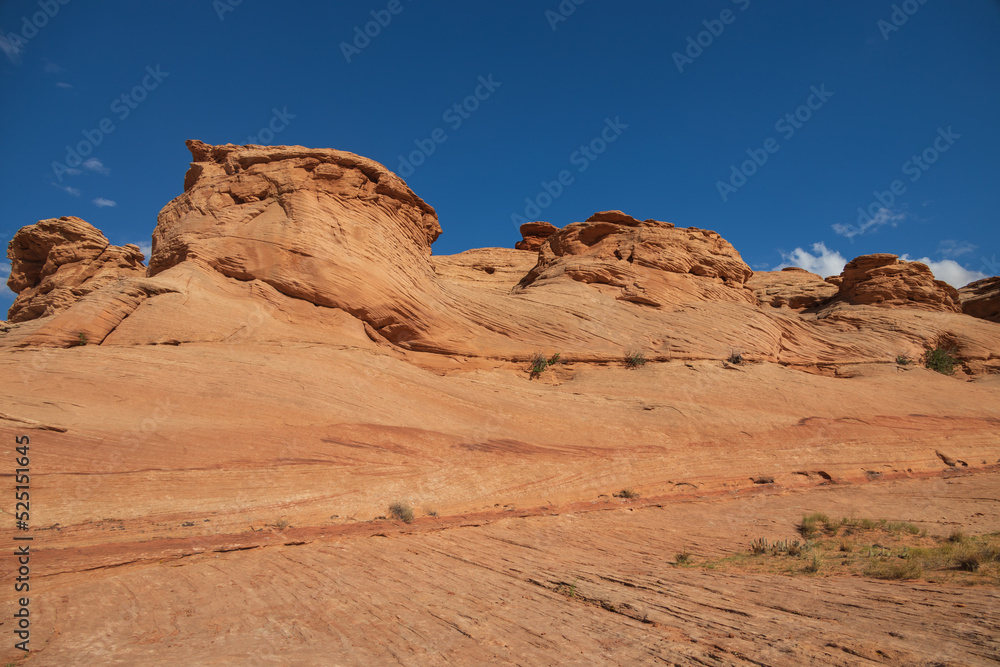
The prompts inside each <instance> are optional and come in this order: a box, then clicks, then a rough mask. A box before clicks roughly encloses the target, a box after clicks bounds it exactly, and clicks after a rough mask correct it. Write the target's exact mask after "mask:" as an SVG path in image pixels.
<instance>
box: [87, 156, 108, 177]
mask: <svg viewBox="0 0 1000 667" xmlns="http://www.w3.org/2000/svg"><path fill="white" fill-rule="evenodd" d="M83 168H84V169H86V170H87V171H94V172H97V173H98V174H104V175H105V176H107V175H108V174H110V173H111V170H110V169H108V168H107V167H105V166H104V163H103V162H101V161H100V160H98V159H97V158H96V157H92V158H90V159H89V160H87V161H86V162H84V163H83Z"/></svg>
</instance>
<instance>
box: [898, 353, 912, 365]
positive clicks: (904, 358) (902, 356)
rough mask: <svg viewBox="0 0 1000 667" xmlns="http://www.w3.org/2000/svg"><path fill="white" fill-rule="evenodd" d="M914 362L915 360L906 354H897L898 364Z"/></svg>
mask: <svg viewBox="0 0 1000 667" xmlns="http://www.w3.org/2000/svg"><path fill="white" fill-rule="evenodd" d="M912 363H913V360H912V359H910V358H909V357H908V356H906V355H905V354H897V355H896V364H897V365H899V366H909V365H910V364H912Z"/></svg>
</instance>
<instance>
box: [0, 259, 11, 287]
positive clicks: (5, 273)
mask: <svg viewBox="0 0 1000 667" xmlns="http://www.w3.org/2000/svg"><path fill="white" fill-rule="evenodd" d="M9 276H10V262H0V281H3V282H6V281H7V278H8V277H9Z"/></svg>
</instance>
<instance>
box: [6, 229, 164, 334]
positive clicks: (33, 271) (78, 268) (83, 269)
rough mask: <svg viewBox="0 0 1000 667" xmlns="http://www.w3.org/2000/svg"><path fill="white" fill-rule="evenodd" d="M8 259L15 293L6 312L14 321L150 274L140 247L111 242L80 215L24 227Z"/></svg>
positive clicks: (61, 307)
mask: <svg viewBox="0 0 1000 667" xmlns="http://www.w3.org/2000/svg"><path fill="white" fill-rule="evenodd" d="M7 258H8V259H9V260H10V277H9V278H8V279H7V286H8V287H9V288H10V289H11V290H12V291H14V292H15V293H16V294H17V298H16V299H15V300H14V303H13V305H12V306H11V308H10V311H9V312H8V320H9V321H10V322H12V323H15V322H25V321H28V320H33V319H35V318H38V317H47V316H50V315H55V314H56V313H59V312H62V311H63V310H66V309H67V308H69V307H70V306H72V305H73V304H74V303H76V302H77V301H79V300H80V299H82V298H83V297H85V296H87V295H88V294H90V293H91V292H94V291H96V290H98V289H100V288H102V287H104V286H106V285H109V284H111V283H114V282H116V281H118V280H120V279H122V278H129V277H139V276H143V275H145V273H146V267H145V266H144V265H143V263H142V261H143V259H144V257H143V254H142V252H141V251H140V250H139V247H138V246H136V245H134V244H131V243H130V244H127V245H124V246H115V245H111V243H110V242H109V241H108V239H107V238H106V237H105V236H104V234H102V233H101V232H100V231H98V230H97V229H96V228H95V227H94V226H93V225H91V224H90V223H88V222H86V221H85V220H82V219H80V218H76V217H62V218H52V219H48V220H39V221H38V222H37V223H35V224H33V225H28V226H26V227H22V228H21V229H20V230H18V232H17V233H16V234H15V235H14V238H13V239H11V241H10V243H9V244H8V245H7Z"/></svg>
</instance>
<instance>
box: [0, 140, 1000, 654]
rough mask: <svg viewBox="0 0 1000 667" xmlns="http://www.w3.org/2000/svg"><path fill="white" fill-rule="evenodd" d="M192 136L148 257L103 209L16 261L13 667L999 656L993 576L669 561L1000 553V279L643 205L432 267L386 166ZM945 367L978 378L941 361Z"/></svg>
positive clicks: (30, 235) (35, 236)
mask: <svg viewBox="0 0 1000 667" xmlns="http://www.w3.org/2000/svg"><path fill="white" fill-rule="evenodd" d="M188 146H189V148H190V150H191V153H192V156H193V162H192V164H191V167H190V169H189V170H188V172H187V175H186V177H185V179H184V191H183V193H182V194H181V195H179V196H178V197H177V198H175V199H174V200H173V201H171V202H170V203H168V204H167V205H166V206H165V207H164V208H163V210H162V211H161V213H160V215H159V218H158V222H157V225H156V229H155V231H154V233H153V239H152V240H153V243H152V254H151V257H150V258H149V263H148V267H146V266H143V264H142V261H143V259H144V258H143V257H142V255H141V253H140V252H139V250H138V248H137V247H135V246H124V247H116V246H112V245H110V243H108V241H107V239H106V238H105V237H104V236H103V234H101V232H99V231H98V230H97V229H95V228H94V227H93V226H91V225H90V224H88V223H87V222H85V221H83V220H80V219H79V218H69V217H64V218H58V219H52V220H43V221H40V222H38V223H36V224H34V225H29V226H27V227H24V228H22V229H21V230H20V231H19V232H18V233H17V234H16V235H15V237H14V238H13V239H12V241H11V242H10V244H9V246H8V251H7V252H8V258H9V259H10V261H11V275H10V278H9V280H8V285H9V286H10V287H11V289H13V290H14V291H15V292H17V293H18V297H17V300H16V301H15V303H14V306H13V307H12V308H11V311H10V313H9V315H8V319H9V321H8V322H6V323H3V324H2V325H0V372H2V377H3V378H4V381H3V383H2V384H0V437H3V439H4V442H5V443H7V447H5V451H7V452H8V459H9V462H10V465H9V466H8V470H9V471H12V470H13V460H14V456H15V454H14V447H15V444H14V439H15V437H17V436H23V435H27V436H29V437H30V439H31V445H30V459H31V464H30V467H31V520H30V524H31V528H30V530H29V531H17V530H16V529H15V528H14V516H13V515H14V513H15V511H16V510H15V503H14V498H13V476H12V475H10V474H8V473H4V474H5V478H6V479H8V482H9V485H10V492H9V493H6V492H5V493H4V494H3V496H4V497H3V502H2V503H0V508H2V510H3V512H4V514H5V518H4V521H3V524H2V525H0V539H4V540H6V541H7V543H8V544H13V541H12V537H14V536H15V535H20V536H31V537H32V538H33V540H32V541H31V553H32V561H31V577H32V579H31V605H32V606H31V613H32V635H31V648H32V651H31V652H30V653H29V654H28V655H27V656H25V655H24V654H23V653H22V652H21V651H17V650H15V649H14V648H13V643H14V642H13V641H6V642H5V643H4V644H3V645H2V646H0V657H3V658H4V659H6V660H8V661H22V660H24V661H25V662H28V663H31V664H39V665H66V664H87V665H90V664H176V663H189V664H233V663H245V664H265V663H266V664H270V663H282V662H284V663H289V664H344V665H352V664H358V665H362V664H406V665H410V664H412V665H418V664H485V663H491V664H580V665H592V664H636V663H638V664H646V663H651V664H652V663H661V662H666V663H668V664H744V663H746V664H787V665H797V664H806V663H814V664H816V663H821V664H844V665H847V664H852V665H853V664H870V663H882V664H990V663H991V661H996V660H998V659H1000V643H998V641H997V634H996V632H995V630H996V628H997V627H998V626H1000V612H998V609H1000V604H998V602H1000V594H998V590H997V587H996V586H992V587H991V586H982V585H977V586H971V587H969V586H960V585H956V584H948V583H941V582H938V583H933V582H927V581H922V580H918V581H909V582H888V581H881V580H873V579H867V578H860V577H856V576H846V575H843V576H841V575H838V576H834V575H832V574H828V575H825V574H824V573H823V572H822V571H821V572H819V573H817V574H816V575H814V576H810V577H791V576H785V575H779V574H760V573H757V574H753V573H742V574H741V573H733V572H716V571H711V570H704V569H691V568H680V567H677V566H676V563H675V554H677V553H678V552H680V551H682V550H684V549H687V550H689V551H691V552H694V553H697V554H699V555H700V556H701V557H709V556H720V557H721V556H723V555H725V554H727V553H737V552H746V550H747V548H748V546H749V544H750V542H751V541H752V540H753V539H755V538H758V537H761V536H766V537H768V539H788V538H791V537H793V536H794V535H795V525H796V523H797V521H798V520H800V519H801V516H802V514H803V513H805V512H811V511H824V512H827V513H829V514H830V515H831V516H833V515H837V516H848V515H853V516H858V517H871V518H886V519H891V520H906V521H913V522H916V523H917V524H918V525H922V526H923V527H925V528H927V530H928V532H929V533H931V534H935V535H945V534H947V533H948V532H949V531H950V530H953V529H954V527H955V526H960V527H962V528H963V529H964V530H966V531H967V532H971V533H987V532H991V531H997V530H1000V512H998V503H1000V474H998V468H997V464H998V463H1000V375H998V373H997V371H998V370H1000V323H998V322H997V289H996V286H997V282H996V281H997V279H996V278H994V279H987V280H986V281H979V282H978V283H973V284H972V285H970V286H968V287H966V288H963V289H961V290H955V289H954V288H952V287H951V286H949V285H947V284H945V283H942V282H940V281H936V280H934V278H933V275H932V274H931V273H930V271H929V269H928V268H927V267H926V266H924V265H923V264H920V263H917V262H905V261H902V260H899V259H898V258H897V257H896V256H893V255H869V256H863V257H858V258H856V259H854V260H853V261H852V262H850V263H849V264H848V265H847V267H845V270H844V272H843V274H842V275H841V276H839V277H835V278H829V279H827V280H824V279H823V278H822V277H820V276H816V275H814V274H811V273H808V272H805V271H802V270H785V271H778V272H757V273H755V272H753V271H752V270H751V269H750V267H748V266H747V265H746V264H745V263H744V262H743V260H742V258H741V257H740V255H739V253H738V252H737V250H736V249H735V248H734V247H733V246H732V245H731V244H729V243H728V242H727V241H726V240H725V239H723V238H722V237H721V236H720V235H719V234H718V233H716V232H713V231H709V230H702V229H697V228H678V227H675V226H674V225H672V224H671V223H668V222H661V221H657V220H644V221H640V220H638V219H635V218H633V217H631V216H629V215H627V214H626V213H623V212H621V211H604V212H599V213H596V214H595V215H593V216H591V217H590V218H589V219H588V220H586V221H582V222H575V223H572V224H569V225H567V226H565V227H563V228H556V227H554V226H553V225H550V224H548V223H541V222H539V223H530V224H529V225H525V226H523V227H522V235H523V237H524V238H523V239H522V240H521V241H518V242H517V248H508V249H505V248H484V249H477V250H470V251H467V252H464V253H460V254H457V255H451V256H438V255H433V254H432V250H431V249H432V244H433V243H434V241H435V239H437V237H438V235H439V234H440V233H441V227H440V225H439V224H438V220H437V216H436V213H435V211H434V209H433V208H432V207H431V206H430V205H429V204H427V203H426V202H424V201H423V200H422V199H420V197H418V196H417V195H416V194H415V193H414V192H412V191H411V190H410V189H409V188H408V187H407V185H406V184H405V183H404V182H403V181H402V180H401V179H400V178H399V177H398V176H396V175H395V174H393V173H391V172H390V171H388V170H387V169H386V168H385V167H383V166H382V165H380V164H378V163H376V162H374V161H372V160H369V159H366V158H363V157H360V156H357V155H354V154H351V153H346V152H343V151H336V150H331V149H310V148H304V147H301V146H276V147H262V146H235V145H223V146H210V145H207V144H204V143H202V142H198V141H190V142H188ZM512 241H513V239H512ZM938 347H940V348H946V349H949V350H951V351H952V354H953V355H954V356H955V358H956V359H957V371H956V373H955V374H954V375H953V376H946V375H942V374H940V373H936V372H934V371H932V370H929V369H926V368H924V367H923V366H922V364H920V363H917V361H918V360H919V358H920V356H921V355H922V354H923V353H924V352H925V351H926V350H928V349H932V348H938ZM636 352H639V353H641V355H642V357H643V358H644V359H645V360H646V363H645V364H642V365H640V366H639V367H636V368H630V367H628V365H627V364H626V363H625V358H626V356H627V355H629V354H634V353H636ZM556 353H558V354H559V359H558V363H554V364H552V365H550V366H548V367H547V368H546V369H545V370H543V371H542V372H541V374H540V375H538V376H537V377H534V378H533V377H532V375H531V373H530V367H531V363H532V362H531V360H532V358H533V357H534V356H535V355H537V354H541V355H544V356H545V357H546V358H547V359H551V358H552V357H553V356H554V355H555V354H556ZM907 359H908V360H912V361H913V362H914V363H909V364H900V363H897V361H898V360H907ZM622 489H631V490H633V491H634V492H635V493H636V494H638V495H639V498H638V499H625V498H619V497H616V496H615V495H614V494H616V493H618V492H620V491H621V490H622ZM395 502H399V503H403V504H406V505H408V506H410V507H412V508H413V509H414V511H415V514H416V517H417V518H416V519H415V521H413V522H412V523H403V522H400V521H396V520H392V519H391V518H389V519H387V518H386V517H387V516H389V515H390V513H389V505H390V504H391V503H395ZM4 563H5V565H4V572H5V573H7V575H6V576H5V577H4V581H5V582H10V581H12V580H13V576H14V575H13V574H11V573H13V572H14V569H15V568H14V567H13V566H12V564H13V563H14V560H13V558H10V557H8V558H7V559H5V560H4ZM570 586H573V587H574V588H573V589H572V590H573V591H574V595H572V596H569V595H566V594H565V591H566V590H568V588H567V587H570ZM5 587H6V590H5V593H4V595H3V596H2V597H0V614H2V619H3V620H2V623H0V630H2V631H3V634H4V636H7V637H8V638H9V637H12V636H13V635H12V631H13V625H14V623H12V622H11V620H10V619H12V617H13V616H12V614H13V612H14V611H15V609H16V608H17V597H18V595H17V594H16V593H14V591H13V587H12V585H7V584H5ZM577 592H578V594H577Z"/></svg>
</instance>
